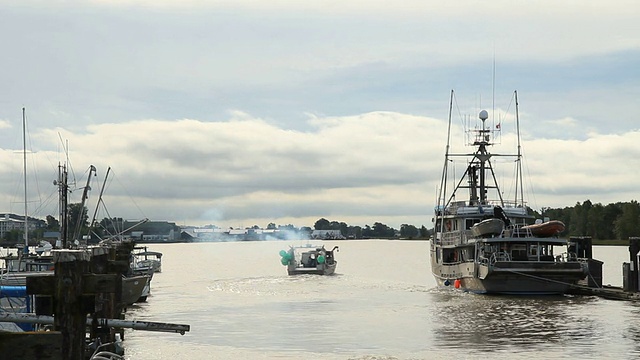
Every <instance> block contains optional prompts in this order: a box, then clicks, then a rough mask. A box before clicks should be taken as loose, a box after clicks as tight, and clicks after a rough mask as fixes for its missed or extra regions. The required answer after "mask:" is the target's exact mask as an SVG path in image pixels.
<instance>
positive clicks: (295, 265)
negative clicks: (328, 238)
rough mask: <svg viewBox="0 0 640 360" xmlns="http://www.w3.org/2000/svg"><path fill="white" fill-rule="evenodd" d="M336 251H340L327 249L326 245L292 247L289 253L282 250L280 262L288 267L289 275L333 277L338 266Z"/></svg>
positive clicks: (335, 248) (335, 247)
mask: <svg viewBox="0 0 640 360" xmlns="http://www.w3.org/2000/svg"><path fill="white" fill-rule="evenodd" d="M334 251H339V250H338V247H337V246H334V247H333V249H331V250H327V249H325V248H324V245H323V246H312V245H311V244H307V245H305V246H292V247H290V248H289V250H288V251H285V250H280V256H281V259H280V262H281V263H282V265H285V266H287V272H288V274H289V275H300V274H315V275H332V274H333V273H334V272H335V271H336V266H337V265H338V262H337V261H336V259H335V257H334V254H333V253H334Z"/></svg>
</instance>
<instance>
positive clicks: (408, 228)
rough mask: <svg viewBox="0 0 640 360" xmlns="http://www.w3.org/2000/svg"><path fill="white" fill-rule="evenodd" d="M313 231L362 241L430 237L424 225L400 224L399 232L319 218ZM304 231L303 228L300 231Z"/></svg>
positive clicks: (379, 226) (383, 225) (386, 228)
mask: <svg viewBox="0 0 640 360" xmlns="http://www.w3.org/2000/svg"><path fill="white" fill-rule="evenodd" d="M313 228H314V229H315V230H340V233H341V234H342V236H344V237H345V238H347V239H362V238H393V237H401V238H409V239H412V238H425V239H426V238H428V237H429V236H430V235H431V231H429V230H428V229H427V228H426V227H424V225H422V226H421V227H420V228H417V227H416V226H414V225H409V224H402V225H401V226H400V230H397V229H394V228H392V227H389V226H387V225H385V224H383V223H380V222H375V223H373V226H369V225H365V226H364V227H361V226H351V225H348V224H347V223H345V222H338V221H329V220H327V219H325V218H321V219H319V220H318V221H316V222H315V224H314V225H313ZM300 230H301V231H303V230H305V229H304V228H301V229H300Z"/></svg>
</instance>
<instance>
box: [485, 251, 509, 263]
mask: <svg viewBox="0 0 640 360" xmlns="http://www.w3.org/2000/svg"><path fill="white" fill-rule="evenodd" d="M497 261H511V256H509V253H508V252H505V251H498V252H495V253H493V254H491V259H489V263H490V264H495V263H496V262H497Z"/></svg>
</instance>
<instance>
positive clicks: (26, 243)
mask: <svg viewBox="0 0 640 360" xmlns="http://www.w3.org/2000/svg"><path fill="white" fill-rule="evenodd" d="M26 134H27V115H26V112H25V108H24V107H23V108H22V166H23V171H24V249H23V252H24V253H25V254H28V253H29V223H28V220H27V219H28V214H29V213H28V209H27V135H26Z"/></svg>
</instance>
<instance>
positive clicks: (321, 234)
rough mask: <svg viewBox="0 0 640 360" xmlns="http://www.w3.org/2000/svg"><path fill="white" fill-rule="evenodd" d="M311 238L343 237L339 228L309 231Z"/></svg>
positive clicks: (328, 238)
mask: <svg viewBox="0 0 640 360" xmlns="http://www.w3.org/2000/svg"><path fill="white" fill-rule="evenodd" d="M311 238H312V239H322V240H330V239H344V238H345V237H344V236H342V232H340V230H313V231H312V232H311Z"/></svg>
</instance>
